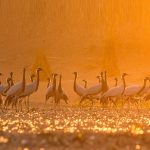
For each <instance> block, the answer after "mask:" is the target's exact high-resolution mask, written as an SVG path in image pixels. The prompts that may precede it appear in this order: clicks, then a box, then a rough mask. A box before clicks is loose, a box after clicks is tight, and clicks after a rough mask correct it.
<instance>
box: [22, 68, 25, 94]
mask: <svg viewBox="0 0 150 150" xmlns="http://www.w3.org/2000/svg"><path fill="white" fill-rule="evenodd" d="M25 73H26V70H25V68H24V69H23V78H22V91H23V92H24V90H25V84H26V80H25Z"/></svg>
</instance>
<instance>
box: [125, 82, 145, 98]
mask: <svg viewBox="0 0 150 150" xmlns="http://www.w3.org/2000/svg"><path fill="white" fill-rule="evenodd" d="M141 88H142V86H140V85H131V86H128V87H126V88H125V91H124V95H125V96H130V95H135V94H137V93H138V92H139V91H140V89H141Z"/></svg>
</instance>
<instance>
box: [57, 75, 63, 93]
mask: <svg viewBox="0 0 150 150" xmlns="http://www.w3.org/2000/svg"><path fill="white" fill-rule="evenodd" d="M61 79H62V77H61V76H60V77H59V85H58V90H59V91H62V86H61Z"/></svg>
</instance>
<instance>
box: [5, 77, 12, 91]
mask: <svg viewBox="0 0 150 150" xmlns="http://www.w3.org/2000/svg"><path fill="white" fill-rule="evenodd" d="M7 84H8V86H7V88H6V90H5V91H4V93H6V92H7V91H8V90H9V89H10V87H11V80H7Z"/></svg>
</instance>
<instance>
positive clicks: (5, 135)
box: [0, 107, 150, 150]
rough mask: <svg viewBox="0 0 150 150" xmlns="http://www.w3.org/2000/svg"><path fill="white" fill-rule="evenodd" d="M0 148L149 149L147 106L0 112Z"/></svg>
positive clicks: (43, 149) (149, 120)
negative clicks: (138, 108) (142, 107)
mask: <svg viewBox="0 0 150 150" xmlns="http://www.w3.org/2000/svg"><path fill="white" fill-rule="evenodd" d="M0 116H1V117H0V149H10V150H13V149H18V150H21V149H24V150H29V149H40V150H45V149H52V150H53V149H54V150H55V149H68V150H70V149H112V150H115V149H127V150H129V149H150V111H149V109H140V110H137V109H117V110H116V109H113V108H112V109H102V108H96V107H95V108H93V109H82V110H81V109H79V108H72V107H65V108H61V109H58V110H50V109H38V108H34V109H32V110H30V112H28V113H27V112H26V111H24V112H19V113H16V112H15V111H12V110H9V111H8V112H7V113H2V112H1V113H0Z"/></svg>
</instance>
